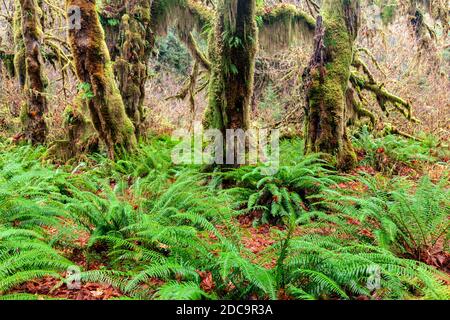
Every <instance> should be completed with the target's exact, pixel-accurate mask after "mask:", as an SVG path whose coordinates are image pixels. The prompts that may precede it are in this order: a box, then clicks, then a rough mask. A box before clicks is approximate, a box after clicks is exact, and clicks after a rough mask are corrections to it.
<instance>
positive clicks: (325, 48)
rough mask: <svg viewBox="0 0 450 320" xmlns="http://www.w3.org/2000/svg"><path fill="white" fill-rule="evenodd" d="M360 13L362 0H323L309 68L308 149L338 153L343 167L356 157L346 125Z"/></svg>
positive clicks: (306, 129)
mask: <svg viewBox="0 0 450 320" xmlns="http://www.w3.org/2000/svg"><path fill="white" fill-rule="evenodd" d="M359 16H360V6H359V1H349V0H325V1H324V2H323V6H322V13H321V17H318V19H317V27H316V37H315V48H314V54H313V57H312V59H311V61H310V65H309V67H308V68H307V71H306V90H307V94H306V113H305V131H306V132H305V151H306V152H308V153H311V152H321V153H326V154H329V155H334V156H336V159H337V166H338V168H340V169H342V170H346V169H349V168H351V167H352V166H353V165H354V164H355V161H356V156H355V152H354V150H353V147H352V144H351V141H350V138H349V136H348V134H347V128H346V92H347V89H348V83H349V77H350V67H351V64H352V60H353V43H354V41H355V39H356V36H357V32H358V27H359Z"/></svg>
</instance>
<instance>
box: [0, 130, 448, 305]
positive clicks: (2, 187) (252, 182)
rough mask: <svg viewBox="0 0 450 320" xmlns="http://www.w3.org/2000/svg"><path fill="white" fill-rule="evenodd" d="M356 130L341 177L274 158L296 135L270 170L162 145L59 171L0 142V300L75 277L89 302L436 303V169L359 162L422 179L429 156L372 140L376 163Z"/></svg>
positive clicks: (440, 234) (443, 268)
mask: <svg viewBox="0 0 450 320" xmlns="http://www.w3.org/2000/svg"><path fill="white" fill-rule="evenodd" d="M366 135H367V133H365V132H364V131H363V132H361V134H360V135H358V136H357V137H355V145H356V146H359V147H362V146H365V147H366V148H367V149H364V150H365V151H366V152H365V155H364V156H362V157H361V159H360V165H361V166H360V167H358V168H357V169H356V170H355V171H354V172H352V173H350V174H345V175H343V174H338V173H337V172H336V171H334V169H333V168H332V167H331V166H329V165H328V164H327V163H326V162H324V161H323V160H320V158H319V157H318V156H316V155H308V156H302V155H301V154H298V153H297V156H295V157H289V156H287V155H291V154H292V153H291V151H292V149H293V148H297V147H298V146H299V145H301V143H302V142H301V141H300V140H299V139H289V140H284V141H283V142H282V145H281V164H280V170H279V171H278V173H277V174H276V175H274V176H262V175H261V174H260V170H261V166H245V167H241V168H238V169H234V170H231V171H227V172H225V173H210V174H207V173H203V172H202V170H201V167H196V166H176V165H173V164H172V163H171V160H170V152H171V149H172V147H173V145H174V143H175V142H174V141H171V140H170V139H169V138H165V137H153V138H151V139H149V140H148V141H147V142H145V143H142V144H141V146H140V149H139V150H140V151H139V152H138V153H137V154H130V155H124V157H123V158H122V159H116V160H115V161H111V160H109V159H107V158H105V156H103V155H100V154H93V155H92V156H89V157H87V158H86V159H85V161H84V162H80V163H78V164H77V165H76V166H73V165H72V166H69V165H64V166H58V167H55V166H54V165H52V164H48V161H46V160H45V156H46V152H47V150H46V149H45V148H44V147H39V148H34V147H31V146H15V145H11V144H10V143H8V142H6V141H3V142H1V148H2V150H4V152H2V154H1V155H0V213H1V214H0V222H1V227H0V238H1V242H0V275H1V277H0V292H1V293H2V295H1V299H14V298H21V299H22V298H29V299H43V298H44V299H45V298H55V297H56V298H71V297H72V296H71V290H67V289H64V288H66V287H67V285H69V284H70V283H72V282H74V281H80V285H81V290H83V287H84V286H88V285H89V284H91V286H92V283H96V287H95V290H86V292H87V293H86V294H87V295H89V296H91V298H92V297H94V298H105V297H106V298H108V297H109V298H121V299H124V298H127V299H128V298H140V299H142V298H145V299H251V298H257V299H448V298H449V297H450V291H449V286H448V283H449V281H450V278H449V276H448V271H449V270H448V264H449V254H448V243H449V242H448V241H449V236H450V233H449V220H448V216H449V208H450V203H449V201H450V200H449V199H450V198H449V190H448V177H449V176H448V168H447V167H445V168H443V169H442V170H441V171H440V172H439V177H438V178H437V177H429V176H427V175H426V174H425V175H424V176H423V177H417V178H414V179H412V178H411V176H409V177H405V176H403V177H402V176H401V175H397V176H395V177H392V176H391V175H390V174H389V172H388V173H385V172H384V171H381V172H380V171H378V170H376V169H374V167H372V165H376V164H377V163H378V161H384V162H386V163H389V164H392V166H398V165H399V164H402V165H404V166H408V165H411V162H409V159H411V158H414V159H417V160H416V161H417V163H414V167H411V166H409V167H408V168H409V169H410V170H417V171H415V172H418V174H419V173H420V176H422V172H423V171H421V170H423V169H422V168H423V167H424V166H433V165H438V164H439V162H442V158H439V156H434V157H430V155H429V154H430V152H431V151H433V152H434V151H436V152H437V149H433V148H430V146H429V145H428V144H427V143H413V142H409V141H407V140H402V142H403V143H402V144H401V146H399V145H397V144H393V143H392V139H393V137H391V136H386V137H385V138H383V139H374V140H371V141H372V142H373V143H374V144H376V147H377V148H378V149H379V148H385V150H384V151H383V153H384V154H385V156H384V157H383V158H377V156H376V155H377V154H379V153H380V152H381V151H380V150H378V151H376V150H375V151H373V150H372V148H369V147H368V146H366V144H367V141H366V139H367V137H366ZM396 140H397V141H398V139H396ZM377 152H378V153H377ZM372 153H375V155H373V154H372ZM286 156H287V157H286ZM369 165H370V166H369ZM368 168H371V169H370V170H369V169H368ZM413 168H414V169H413ZM221 181H227V183H226V185H228V186H229V187H225V188H222V189H220V188H217V184H218V183H220V182H221ZM74 267H78V268H80V273H79V274H78V273H75V275H71V274H70V273H69V272H68V270H71V268H74ZM77 277H78V278H77ZM373 281H375V282H374V284H375V286H371V285H370V284H371V283H372V282H373ZM79 290H80V288H78V290H72V291H79Z"/></svg>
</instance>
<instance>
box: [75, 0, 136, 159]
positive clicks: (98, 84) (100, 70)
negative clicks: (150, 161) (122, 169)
mask: <svg viewBox="0 0 450 320" xmlns="http://www.w3.org/2000/svg"><path fill="white" fill-rule="evenodd" d="M67 6H68V8H69V9H70V8H72V7H76V8H79V9H80V13H81V23H80V28H70V29H69V43H70V46H71V49H72V53H73V57H74V62H75V67H76V73H77V76H78V79H79V81H80V83H81V84H80V89H81V94H82V96H83V103H85V104H86V105H87V107H88V109H89V111H90V115H91V119H92V123H93V125H94V127H95V129H96V130H97V132H98V134H99V137H100V139H101V140H102V141H103V142H104V143H105V145H106V147H107V150H108V155H109V157H110V158H114V154H115V152H121V151H123V150H130V149H133V148H134V147H135V146H136V136H135V134H134V126H133V124H132V122H131V120H130V119H129V118H128V116H127V114H126V112H125V106H124V103H123V101H122V97H121V95H120V91H119V89H118V87H117V84H116V82H115V79H114V72H113V65H112V62H111V58H110V55H109V51H108V48H107V46H106V42H105V36H104V32H103V28H102V26H101V24H100V20H99V17H98V14H97V8H96V2H95V1H94V0H67Z"/></svg>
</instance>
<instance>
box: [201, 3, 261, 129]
mask: <svg viewBox="0 0 450 320" xmlns="http://www.w3.org/2000/svg"><path fill="white" fill-rule="evenodd" d="M216 14H217V17H216V19H215V26H214V32H213V33H212V34H211V37H210V50H209V59H210V62H211V73H210V83H209V107H208V109H209V110H208V113H207V114H206V118H205V120H206V124H207V126H208V127H212V128H216V129H220V130H222V131H224V130H226V129H238V128H239V129H244V130H245V129H247V128H249V127H250V102H251V97H252V93H253V79H254V66H255V56H256V51H257V39H258V28H257V25H256V19H255V17H256V3H255V1H254V0H252V1H248V0H220V1H219V2H218V4H217V13H216Z"/></svg>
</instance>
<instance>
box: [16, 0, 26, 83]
mask: <svg viewBox="0 0 450 320" xmlns="http://www.w3.org/2000/svg"><path fill="white" fill-rule="evenodd" d="M13 36H14V71H15V72H14V73H15V74H16V76H17V78H18V80H19V85H20V87H22V88H23V86H24V85H25V79H26V71H25V44H24V42H23V36H22V8H21V6H20V1H19V0H15V11H14V17H13Z"/></svg>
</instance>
